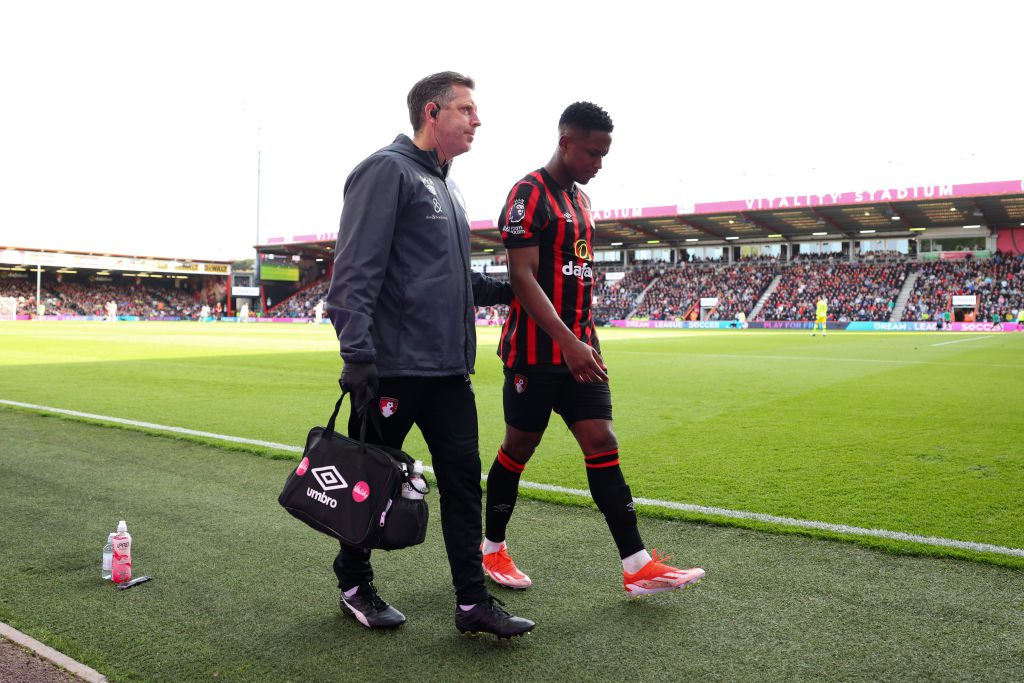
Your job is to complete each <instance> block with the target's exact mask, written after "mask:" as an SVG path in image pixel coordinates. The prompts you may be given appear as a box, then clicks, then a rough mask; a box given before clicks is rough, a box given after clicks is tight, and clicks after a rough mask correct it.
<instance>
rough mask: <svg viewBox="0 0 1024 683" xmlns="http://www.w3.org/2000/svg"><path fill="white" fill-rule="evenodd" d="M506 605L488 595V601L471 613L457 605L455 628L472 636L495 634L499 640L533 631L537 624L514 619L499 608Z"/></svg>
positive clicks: (477, 606)
mask: <svg viewBox="0 0 1024 683" xmlns="http://www.w3.org/2000/svg"><path fill="white" fill-rule="evenodd" d="M504 604H505V603H503V602H502V601H501V600H498V599H497V598H496V597H494V596H491V595H488V596H487V599H486V600H484V601H483V602H480V603H477V604H476V605H474V607H473V609H471V610H469V611H463V609H462V608H461V607H459V606H458V605H456V606H455V628H457V629H459V631H461V632H462V633H468V634H470V635H477V634H479V633H493V634H494V635H496V636H498V637H499V638H511V637H512V636H521V635H523V634H524V633H526V632H528V631H531V630H532V629H533V627H534V626H535V624H534V623H533V622H532V621H530V620H529V619H523V618H522V617H514V616H512V615H511V614H509V613H508V612H506V611H505V610H504V609H502V608H501V607H499V605H504Z"/></svg>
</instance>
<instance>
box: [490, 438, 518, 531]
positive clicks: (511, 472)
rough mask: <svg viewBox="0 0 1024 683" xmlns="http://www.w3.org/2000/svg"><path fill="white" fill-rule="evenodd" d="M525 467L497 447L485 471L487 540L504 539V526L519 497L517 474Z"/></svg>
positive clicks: (506, 524)
mask: <svg viewBox="0 0 1024 683" xmlns="http://www.w3.org/2000/svg"><path fill="white" fill-rule="evenodd" d="M525 467H526V466H525V465H521V464H519V463H518V462H516V461H515V460H513V459H512V458H510V457H508V456H507V455H505V451H503V450H502V449H500V448H499V449H498V456H497V457H496V458H495V459H494V463H493V464H492V465H491V471H490V472H488V473H487V507H486V510H487V512H486V513H485V518H486V522H487V526H486V528H485V529H484V536H486V537H487V540H489V541H494V542H495V543H501V542H502V541H504V540H505V528H506V527H507V526H508V521H509V520H510V519H511V518H512V511H513V510H514V509H515V507H516V498H518V497H519V476H520V475H521V474H522V473H523V469H524V468H525Z"/></svg>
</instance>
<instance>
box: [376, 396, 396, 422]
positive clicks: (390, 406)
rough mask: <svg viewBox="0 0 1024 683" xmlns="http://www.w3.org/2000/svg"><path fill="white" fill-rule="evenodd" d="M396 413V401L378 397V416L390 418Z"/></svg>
mask: <svg viewBox="0 0 1024 683" xmlns="http://www.w3.org/2000/svg"><path fill="white" fill-rule="evenodd" d="M397 412H398V399H397V398H389V397H387V396H381V397H380V414H381V415H383V416H384V417H391V416H392V415H394V414H395V413H397Z"/></svg>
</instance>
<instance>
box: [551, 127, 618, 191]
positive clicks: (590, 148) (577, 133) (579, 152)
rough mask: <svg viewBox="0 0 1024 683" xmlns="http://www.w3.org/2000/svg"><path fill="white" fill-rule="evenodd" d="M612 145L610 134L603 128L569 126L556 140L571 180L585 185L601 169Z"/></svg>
mask: <svg viewBox="0 0 1024 683" xmlns="http://www.w3.org/2000/svg"><path fill="white" fill-rule="evenodd" d="M611 146H612V136H611V134H610V133H606V132H604V131H603V130H592V131H582V130H579V129H577V128H574V127H571V128H569V129H568V130H566V131H565V133H564V134H563V135H562V136H561V137H560V138H559V140H558V147H559V149H560V150H561V151H562V161H563V163H564V164H565V168H566V169H567V170H568V171H569V175H570V177H571V178H572V180H573V182H576V183H579V184H580V185H586V184H587V183H589V182H590V180H591V178H593V177H594V176H596V175H597V172H598V171H600V170H601V166H602V164H603V161H604V158H605V156H606V155H607V154H608V150H609V149H611Z"/></svg>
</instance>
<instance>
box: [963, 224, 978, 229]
mask: <svg viewBox="0 0 1024 683" xmlns="http://www.w3.org/2000/svg"><path fill="white" fill-rule="evenodd" d="M980 227H981V226H980V225H965V226H964V230H976V229H977V228H980Z"/></svg>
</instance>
